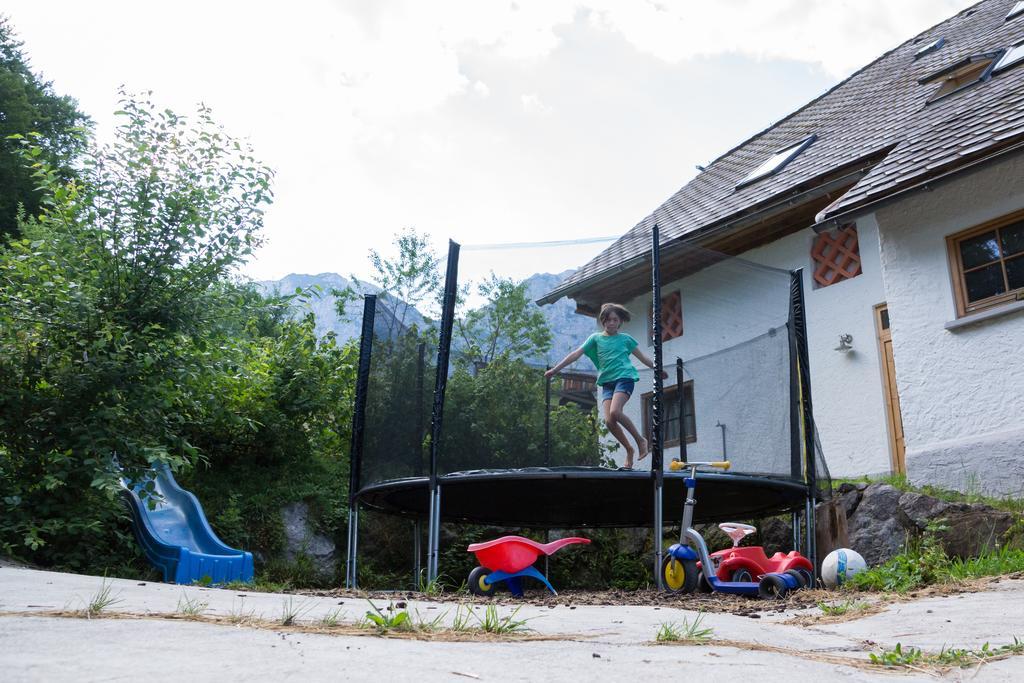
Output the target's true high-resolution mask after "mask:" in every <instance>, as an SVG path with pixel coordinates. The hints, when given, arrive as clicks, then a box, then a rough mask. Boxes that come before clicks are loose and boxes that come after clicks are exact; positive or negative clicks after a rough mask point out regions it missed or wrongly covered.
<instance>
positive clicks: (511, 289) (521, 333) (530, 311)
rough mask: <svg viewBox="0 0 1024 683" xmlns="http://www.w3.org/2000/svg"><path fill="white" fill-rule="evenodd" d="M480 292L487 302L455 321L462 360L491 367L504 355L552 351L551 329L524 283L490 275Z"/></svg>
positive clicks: (527, 356) (524, 356) (482, 284)
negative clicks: (490, 364)
mask: <svg viewBox="0 0 1024 683" xmlns="http://www.w3.org/2000/svg"><path fill="white" fill-rule="evenodd" d="M477 291H478V293H479V294H480V296H483V297H485V298H486V299H487V303H486V304H485V305H484V306H482V307H481V308H478V309H475V310H471V311H468V312H466V313H465V315H464V316H462V317H461V318H460V319H459V320H458V321H457V322H456V325H457V328H458V334H459V337H460V338H461V341H462V344H461V355H462V358H463V360H465V361H468V362H470V363H478V364H488V363H491V362H492V361H494V360H495V359H496V358H497V357H498V356H501V355H509V356H512V357H516V358H531V357H535V356H540V355H543V354H544V353H545V352H546V351H547V350H548V349H549V348H551V330H550V329H549V328H548V324H547V320H546V319H545V318H544V314H543V313H541V312H540V309H539V308H538V307H537V306H535V305H534V304H533V302H532V301H530V298H529V296H527V293H526V283H525V282H520V283H518V284H517V283H515V282H513V281H512V280H510V279H508V278H500V277H498V276H496V275H495V274H494V273H491V275H490V277H489V278H488V279H486V280H484V281H483V282H482V283H480V284H479V285H478V286H477Z"/></svg>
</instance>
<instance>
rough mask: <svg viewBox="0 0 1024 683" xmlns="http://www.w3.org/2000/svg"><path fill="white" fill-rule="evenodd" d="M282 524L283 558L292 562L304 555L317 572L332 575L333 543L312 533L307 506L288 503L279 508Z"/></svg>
mask: <svg viewBox="0 0 1024 683" xmlns="http://www.w3.org/2000/svg"><path fill="white" fill-rule="evenodd" d="M281 521H282V522H283V523H284V536H285V558H286V559H287V560H288V561H290V562H291V561H294V560H295V558H297V557H298V556H299V555H305V556H306V557H308V558H309V559H310V560H312V562H313V566H314V567H315V568H316V570H317V572H318V573H320V574H323V575H325V576H329V575H331V574H333V573H334V570H335V559H336V558H335V551H336V548H335V546H334V541H332V540H331V539H329V538H327V537H326V536H323V535H321V534H318V533H316V532H314V531H313V528H312V525H311V524H310V523H309V506H308V505H306V504H305V503H303V502H301V501H300V502H297V503H290V504H288V505H286V506H284V507H283V508H281Z"/></svg>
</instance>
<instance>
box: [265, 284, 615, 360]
mask: <svg viewBox="0 0 1024 683" xmlns="http://www.w3.org/2000/svg"><path fill="white" fill-rule="evenodd" d="M573 272H574V271H572V270H567V271H564V272H562V273H537V274H535V275H531V276H530V277H528V278H527V279H526V291H527V293H528V294H529V297H530V299H531V300H534V301H535V300H537V299H539V298H540V297H541V296H543V295H544V294H547V293H548V292H550V291H551V290H553V289H554V288H555V287H557V286H558V284H559V283H561V282H562V281H563V280H564V279H565V278H567V277H568V276H569V275H571V274H572V273H573ZM256 284H257V285H258V286H259V287H260V289H261V290H262V291H263V292H264V293H266V294H272V293H275V292H276V293H280V294H292V293H294V292H295V290H296V289H302V290H306V289H308V288H311V287H315V288H318V290H319V293H318V294H317V293H316V292H315V291H314V295H313V296H310V297H309V298H308V299H307V300H306V301H305V302H303V303H301V304H300V305H299V306H298V307H297V309H296V316H299V315H305V314H306V313H307V312H309V311H312V312H313V313H314V315H315V316H316V334H317V336H323V335H325V334H327V333H328V332H334V333H335V334H336V335H337V336H338V340H339V341H341V342H344V341H347V340H349V339H353V338H357V337H359V334H360V330H361V329H362V317H363V304H362V300H361V299H358V300H356V301H353V302H351V303H349V304H348V307H347V310H346V311H345V313H346V314H345V316H344V317H342V316H339V315H338V312H337V310H336V309H335V302H336V299H335V297H334V296H333V295H332V294H331V290H332V289H338V290H343V289H345V288H347V287H351V288H352V289H353V290H355V291H356V292H362V293H366V294H375V293H379V292H380V288H379V287H377V286H376V285H373V284H370V283H368V282H363V281H361V280H349V279H348V278H345V277H342V276H341V275H338V274H337V273H320V274H319V275H304V274H294V273H293V274H291V275H288V276H286V277H283V278H281V279H280V280H264V281H261V282H258V283H256ZM382 303H384V304H387V303H389V302H388V301H387V300H384V301H383V302H382ZM534 305H536V304H534ZM394 308H395V309H397V310H396V311H392V310H391V308H390V307H388V306H386V305H385V306H378V309H377V316H376V318H377V320H376V325H375V327H376V328H377V330H376V331H377V333H378V334H382V333H383V332H382V330H386V329H388V327H389V326H390V327H391V328H392V329H393V328H394V327H395V325H394V324H392V316H395V317H397V318H403V317H404V320H402V322H403V323H404V325H405V326H410V325H413V324H416V325H422V324H423V323H424V321H425V318H424V316H423V315H422V314H421V313H420V312H419V311H417V310H416V309H415V308H413V307H409V309H408V311H405V310H404V309H405V305H404V304H403V303H401V302H398V303H397V304H396V305H395V306H394ZM540 310H541V312H542V313H543V314H544V317H545V318H546V319H547V321H548V325H549V326H550V328H551V333H552V347H551V350H550V351H548V353H547V355H546V356H545V357H542V358H530V359H528V360H529V361H530V362H533V363H537V364H540V365H543V364H545V363H548V364H551V365H554V364H555V363H557V362H558V361H560V360H561V359H562V358H564V357H565V355H566V354H568V353H569V352H570V351H572V350H574V349H576V348H579V345H580V344H582V343H583V340H584V339H586V338H587V336H588V335H590V333H591V332H593V331H594V330H596V329H597V328H596V325H595V323H594V320H593V318H588V317H586V316H582V315H577V314H576V306H575V305H574V304H573V302H572V301H570V300H568V299H562V300H560V301H558V302H557V303H555V304H551V305H549V306H542V307H541V308H540ZM395 322H396V323H397V321H395ZM573 367H574V368H575V369H578V370H583V371H592V370H593V365H592V364H591V363H590V361H589V360H587V359H586V358H582V359H580V361H579V362H577V363H576V364H575V365H574V366H573Z"/></svg>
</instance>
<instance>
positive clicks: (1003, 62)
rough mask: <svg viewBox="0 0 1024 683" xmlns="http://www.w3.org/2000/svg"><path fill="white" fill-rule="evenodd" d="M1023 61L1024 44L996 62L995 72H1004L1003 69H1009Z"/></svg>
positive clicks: (1013, 48) (1011, 49)
mask: <svg viewBox="0 0 1024 683" xmlns="http://www.w3.org/2000/svg"><path fill="white" fill-rule="evenodd" d="M1022 59H1024V44H1021V45H1017V46H1015V47H1012V48H1010V49H1009V50H1007V51H1006V54H1004V55H1003V56H1002V57H1000V59H999V61H998V62H996V66H995V68H994V69H993V71H1002V70H1003V69H1007V68H1009V67H1011V66H1013V65H1014V64H1016V63H1017V62H1019V61H1020V60H1022Z"/></svg>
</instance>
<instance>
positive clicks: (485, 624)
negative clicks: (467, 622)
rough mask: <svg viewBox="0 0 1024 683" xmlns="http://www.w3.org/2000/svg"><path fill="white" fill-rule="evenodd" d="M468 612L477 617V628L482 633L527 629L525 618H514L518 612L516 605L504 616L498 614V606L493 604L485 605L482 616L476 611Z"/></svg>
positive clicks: (499, 633) (502, 633)
mask: <svg viewBox="0 0 1024 683" xmlns="http://www.w3.org/2000/svg"><path fill="white" fill-rule="evenodd" d="M470 613H471V614H472V615H473V616H474V617H476V618H477V621H478V622H479V624H478V628H479V629H480V630H481V631H483V632H484V633H494V634H497V635H504V634H506V633H518V632H519V631H528V630H529V629H528V628H526V621H527V620H526V619H516V615H517V614H519V608H518V607H516V608H515V609H514V610H512V613H511V614H507V615H505V616H501V615H499V614H498V608H497V607H495V606H494V605H488V606H487V608H486V609H485V610H484V616H483V617H481V616H480V615H479V614H477V613H476V612H470Z"/></svg>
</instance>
